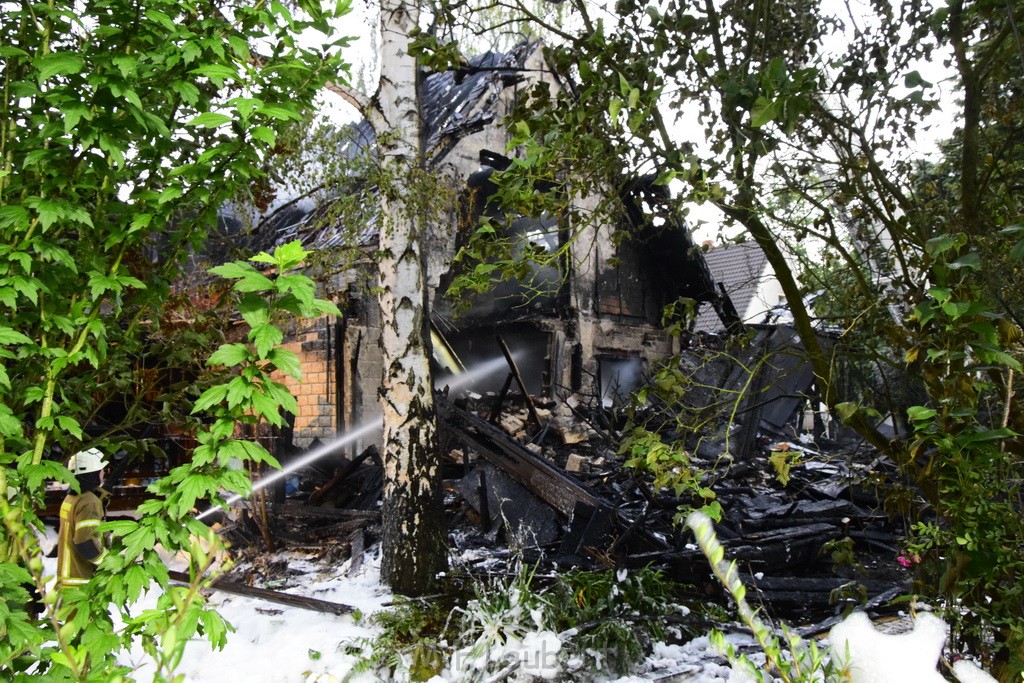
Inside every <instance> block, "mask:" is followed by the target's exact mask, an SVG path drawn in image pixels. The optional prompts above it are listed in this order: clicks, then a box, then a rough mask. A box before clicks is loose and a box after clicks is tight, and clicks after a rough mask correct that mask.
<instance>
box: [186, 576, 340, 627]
mask: <svg viewBox="0 0 1024 683" xmlns="http://www.w3.org/2000/svg"><path fill="white" fill-rule="evenodd" d="M167 575H168V576H169V577H170V578H171V580H172V581H177V582H178V583H185V584H188V583H191V581H190V580H189V577H188V574H185V573H184V572H179V571H174V570H170V571H168V572H167ZM209 587H210V588H213V589H214V590H218V591H221V592H223V593H233V594H235V595H243V596H245V597H247V598H256V599H257V600H266V601H267V602H274V603H277V604H279V605H287V606H288V607H298V608H300V609H306V610H311V611H314V612H322V613H326V614H335V615H338V616H341V615H344V614H351V613H352V612H354V611H355V608H354V607H352V606H350V605H343V604H341V603H339V602H328V601H327V600H318V599H317V598H307V597H305V596H302V595H292V594H290V593H281V592H279V591H273V590H269V589H267V588H256V587H254V586H246V585H245V584H241V583H236V582H234V581H226V580H224V579H217V580H216V581H214V582H213V583H212V584H210V586H209Z"/></svg>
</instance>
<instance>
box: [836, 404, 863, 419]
mask: <svg viewBox="0 0 1024 683" xmlns="http://www.w3.org/2000/svg"><path fill="white" fill-rule="evenodd" d="M859 409H860V406H858V405H857V404H856V403H850V402H848V401H847V402H843V403H837V404H836V412H837V413H839V419H840V420H842V421H843V422H847V421H848V420H849V419H850V418H851V417H853V416H854V415H856V414H857V411H858V410H859Z"/></svg>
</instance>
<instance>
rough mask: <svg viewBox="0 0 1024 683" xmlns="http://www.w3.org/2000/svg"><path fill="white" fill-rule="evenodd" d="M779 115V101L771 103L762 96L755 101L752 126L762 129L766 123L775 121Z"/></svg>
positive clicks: (751, 112)
mask: <svg viewBox="0 0 1024 683" xmlns="http://www.w3.org/2000/svg"><path fill="white" fill-rule="evenodd" d="M778 115H779V102H778V100H772V101H770V100H768V98H766V97H765V96H764V95H761V96H760V97H758V98H757V99H756V100H755V101H754V106H753V108H751V110H750V125H751V126H752V127H754V128H760V127H761V126H763V125H765V124H766V123H769V122H770V121H774V120H775V119H776V118H777V117H778Z"/></svg>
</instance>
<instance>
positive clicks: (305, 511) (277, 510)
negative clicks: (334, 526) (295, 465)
mask: <svg viewBox="0 0 1024 683" xmlns="http://www.w3.org/2000/svg"><path fill="white" fill-rule="evenodd" d="M267 509H268V510H269V511H270V512H271V513H273V514H275V515H288V516H291V517H321V518H324V519H337V520H352V521H353V522H363V523H365V524H373V523H376V522H379V521H380V512H377V511H373V510H349V509H343V508H322V507H314V506H310V505H295V504H292V503H285V504H283V505H268V506H267Z"/></svg>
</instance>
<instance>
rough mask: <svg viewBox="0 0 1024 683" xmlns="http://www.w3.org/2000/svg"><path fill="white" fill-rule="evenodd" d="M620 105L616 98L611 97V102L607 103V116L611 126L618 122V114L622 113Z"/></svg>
mask: <svg viewBox="0 0 1024 683" xmlns="http://www.w3.org/2000/svg"><path fill="white" fill-rule="evenodd" d="M622 105H623V102H622V100H621V99H619V98H618V97H613V98H612V101H611V102H609V103H608V116H609V118H611V120H612V123H613V124H614V123H615V122H616V121H618V118H619V112H620V111H622Z"/></svg>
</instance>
